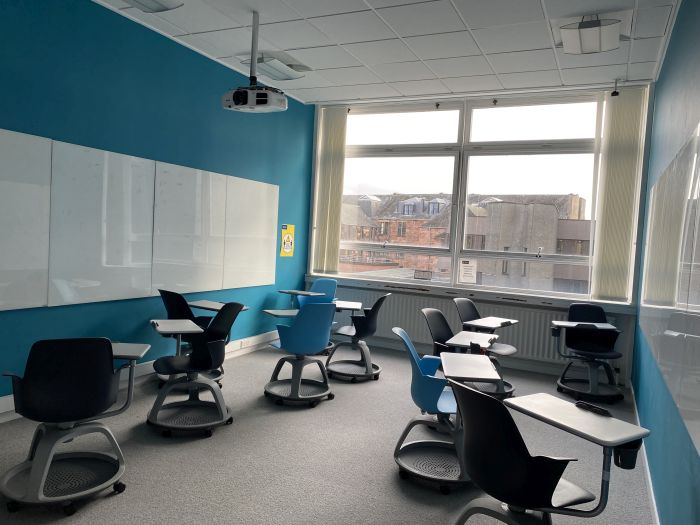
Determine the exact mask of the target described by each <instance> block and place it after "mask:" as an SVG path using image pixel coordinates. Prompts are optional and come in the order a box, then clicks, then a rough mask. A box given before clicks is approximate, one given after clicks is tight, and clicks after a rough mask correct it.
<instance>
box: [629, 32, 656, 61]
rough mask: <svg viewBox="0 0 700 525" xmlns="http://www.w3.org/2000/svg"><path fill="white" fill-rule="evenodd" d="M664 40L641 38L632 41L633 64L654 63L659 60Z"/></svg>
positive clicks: (631, 58) (631, 59)
mask: <svg viewBox="0 0 700 525" xmlns="http://www.w3.org/2000/svg"><path fill="white" fill-rule="evenodd" d="M663 41H664V39H663V38H640V39H636V40H633V41H632V52H631V56H630V61H631V62H652V61H656V60H658V58H659V51H660V50H661V45H662V44H663Z"/></svg>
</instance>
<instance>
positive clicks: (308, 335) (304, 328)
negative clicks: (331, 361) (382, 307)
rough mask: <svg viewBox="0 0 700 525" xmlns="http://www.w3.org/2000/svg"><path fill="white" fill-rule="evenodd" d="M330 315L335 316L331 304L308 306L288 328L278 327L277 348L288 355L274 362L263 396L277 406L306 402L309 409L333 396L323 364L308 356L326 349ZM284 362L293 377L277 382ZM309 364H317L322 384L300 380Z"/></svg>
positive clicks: (309, 380) (302, 309)
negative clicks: (289, 402) (271, 399)
mask: <svg viewBox="0 0 700 525" xmlns="http://www.w3.org/2000/svg"><path fill="white" fill-rule="evenodd" d="M333 315H335V305H334V304H333V303H330V302H328V303H311V304H306V305H305V306H303V307H302V308H301V309H300V310H299V313H298V314H297V315H296V317H294V320H293V321H292V324H291V325H278V326H277V332H278V333H279V336H280V342H279V348H280V350H282V351H284V352H287V353H288V354H291V355H288V356H285V357H283V358H281V359H280V360H279V361H278V362H277V366H275V370H274V372H272V377H271V378H270V382H269V383H268V384H267V385H265V396H266V397H271V398H273V399H275V402H276V403H277V404H278V405H282V404H283V403H284V401H291V402H296V403H308V404H309V406H310V407H312V408H313V407H315V406H316V405H318V404H319V402H320V401H321V399H323V398H324V397H325V398H328V399H333V397H335V396H334V395H333V393H332V392H331V389H330V387H329V386H328V373H327V372H326V367H325V366H324V364H323V362H322V361H319V360H318V359H312V358H311V357H309V356H311V355H315V354H318V353H320V352H322V351H323V350H324V349H325V348H326V346H328V339H329V338H330V335H331V325H332V324H333ZM285 363H289V364H290V365H291V366H292V377H291V378H290V379H279V373H280V371H281V370H282V367H283V366H284V364H285ZM311 364H316V365H318V367H319V368H320V370H321V375H322V376H323V380H322V381H319V380H317V379H302V377H301V375H302V372H303V370H304V367H305V366H307V365H311Z"/></svg>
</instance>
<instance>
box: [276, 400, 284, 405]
mask: <svg viewBox="0 0 700 525" xmlns="http://www.w3.org/2000/svg"><path fill="white" fill-rule="evenodd" d="M275 405H277V406H280V407H281V406H282V405H284V401H282V400H281V399H278V400H276V401H275Z"/></svg>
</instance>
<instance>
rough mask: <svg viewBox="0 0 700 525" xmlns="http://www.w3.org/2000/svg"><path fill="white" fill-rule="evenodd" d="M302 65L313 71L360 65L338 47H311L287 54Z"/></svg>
mask: <svg viewBox="0 0 700 525" xmlns="http://www.w3.org/2000/svg"><path fill="white" fill-rule="evenodd" d="M289 54H290V55H292V56H294V57H296V58H297V59H298V60H299V61H301V63H302V64H306V65H307V66H309V67H311V68H313V69H330V68H335V67H348V66H359V65H360V63H359V62H358V61H357V59H355V58H354V57H353V56H351V55H350V54H349V53H348V52H347V51H345V50H344V49H342V48H341V47H340V46H324V47H311V48H308V49H296V50H294V51H290V52H289Z"/></svg>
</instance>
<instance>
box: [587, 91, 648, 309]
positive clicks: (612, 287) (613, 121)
mask: <svg viewBox="0 0 700 525" xmlns="http://www.w3.org/2000/svg"><path fill="white" fill-rule="evenodd" d="M647 96H648V90H647V88H646V87H627V88H625V89H623V90H621V91H620V94H619V96H616V97H611V96H610V95H609V94H607V95H606V101H605V102H606V103H605V120H604V122H603V126H604V127H603V144H602V148H601V154H602V156H601V165H600V172H599V175H598V202H597V213H596V215H597V222H596V232H595V246H594V252H593V275H592V282H591V294H592V297H593V298H594V299H598V300H604V301H624V302H626V301H629V300H630V292H631V290H630V288H631V286H630V284H631V276H632V272H633V265H634V248H635V246H634V245H635V237H636V231H637V228H636V226H637V203H638V198H639V191H640V188H639V186H640V180H641V171H642V158H643V151H644V134H645V125H646V119H645V110H646V106H647Z"/></svg>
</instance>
